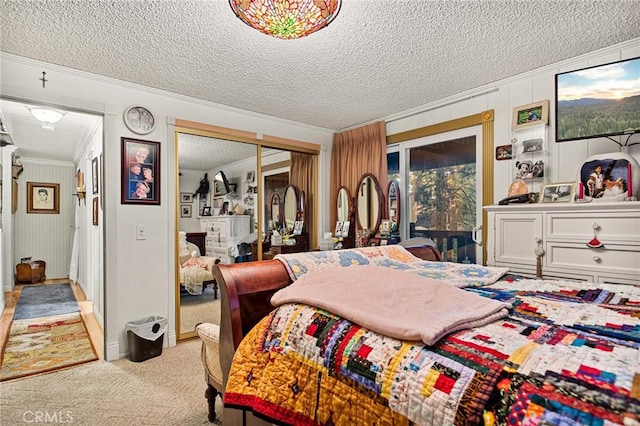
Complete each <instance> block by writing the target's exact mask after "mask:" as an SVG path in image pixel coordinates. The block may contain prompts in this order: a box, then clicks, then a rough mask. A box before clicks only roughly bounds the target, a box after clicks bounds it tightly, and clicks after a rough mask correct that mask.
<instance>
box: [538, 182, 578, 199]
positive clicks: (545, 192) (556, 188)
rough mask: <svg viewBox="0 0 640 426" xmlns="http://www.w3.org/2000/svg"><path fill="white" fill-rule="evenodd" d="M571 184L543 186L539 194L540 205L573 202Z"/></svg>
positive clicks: (572, 184) (572, 186)
mask: <svg viewBox="0 0 640 426" xmlns="http://www.w3.org/2000/svg"><path fill="white" fill-rule="evenodd" d="M574 188H575V185H574V183H573V182H563V183H550V184H547V185H544V186H543V187H542V190H541V194H540V200H539V202H540V203H568V202H569V201H571V200H573V191H574Z"/></svg>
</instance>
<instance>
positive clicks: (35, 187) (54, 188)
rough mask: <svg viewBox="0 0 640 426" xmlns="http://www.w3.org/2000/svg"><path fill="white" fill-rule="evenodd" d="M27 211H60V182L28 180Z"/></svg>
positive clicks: (54, 212) (57, 212) (46, 212)
mask: <svg viewBox="0 0 640 426" xmlns="http://www.w3.org/2000/svg"><path fill="white" fill-rule="evenodd" d="M27 213H45V214H59V213H60V184H59V183H37V182H27Z"/></svg>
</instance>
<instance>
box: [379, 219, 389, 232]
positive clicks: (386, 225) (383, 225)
mask: <svg viewBox="0 0 640 426" xmlns="http://www.w3.org/2000/svg"><path fill="white" fill-rule="evenodd" d="M390 232H391V221H390V220H389V219H384V220H382V221H381V222H380V233H381V234H382V235H389V233H390Z"/></svg>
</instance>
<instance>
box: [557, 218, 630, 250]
mask: <svg viewBox="0 0 640 426" xmlns="http://www.w3.org/2000/svg"><path fill="white" fill-rule="evenodd" d="M594 226H596V227H597V228H596V230H597V237H598V240H600V241H601V242H602V243H603V244H605V245H606V244H607V243H609V244H634V245H640V211H625V212H607V213H606V214H602V213H600V214H599V212H598V211H595V212H593V213H587V212H580V213H572V214H570V215H569V214H561V213H556V212H553V213H547V221H546V235H547V241H576V242H584V243H586V242H588V241H590V240H591V239H592V238H593V236H594V234H593V231H594Z"/></svg>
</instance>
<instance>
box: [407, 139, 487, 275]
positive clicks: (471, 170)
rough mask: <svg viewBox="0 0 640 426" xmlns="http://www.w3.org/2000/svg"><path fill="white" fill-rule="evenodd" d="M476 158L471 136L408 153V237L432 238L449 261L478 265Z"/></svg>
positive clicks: (419, 148) (426, 146) (422, 147)
mask: <svg viewBox="0 0 640 426" xmlns="http://www.w3.org/2000/svg"><path fill="white" fill-rule="evenodd" d="M475 157H476V140H475V137H468V138H463V139H456V140H451V141H446V142H440V143H435V144H430V145H424V146H420V147H416V148H412V149H410V150H409V169H410V171H409V185H410V189H409V191H410V193H409V200H410V205H409V208H410V218H409V219H410V220H409V222H410V228H409V236H410V237H419V236H424V237H428V238H431V239H433V240H434V241H435V242H436V243H437V244H438V248H439V249H440V251H441V253H442V256H443V258H444V260H447V261H451V262H463V263H467V262H470V263H475V261H476V256H475V252H476V247H475V243H474V242H473V240H472V230H473V228H474V227H475V226H476V158H475Z"/></svg>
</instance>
